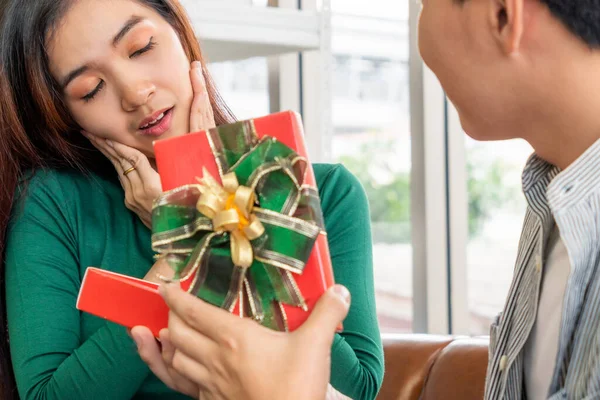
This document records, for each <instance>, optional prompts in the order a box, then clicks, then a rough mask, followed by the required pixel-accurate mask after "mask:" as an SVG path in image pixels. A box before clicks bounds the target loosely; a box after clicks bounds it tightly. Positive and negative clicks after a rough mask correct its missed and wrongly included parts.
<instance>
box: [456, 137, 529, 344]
mask: <svg viewBox="0 0 600 400" xmlns="http://www.w3.org/2000/svg"><path fill="white" fill-rule="evenodd" d="M466 140H467V141H466V146H467V179H468V184H467V188H468V191H469V194H468V195H469V243H468V246H467V265H468V272H467V274H468V276H467V279H468V290H469V314H470V333H471V334H474V335H481V334H484V335H487V334H488V333H489V326H490V324H491V322H492V320H493V318H494V317H495V316H496V315H497V314H498V313H499V312H500V311H502V308H503V306H504V302H505V300H506V296H507V294H508V289H509V286H510V282H511V280H512V274H513V270H514V265H515V261H516V256H517V246H518V242H519V237H520V234H521V227H522V223H523V218H524V216H525V209H526V203H525V198H524V197H523V195H522V190H521V172H522V170H523V167H524V166H525V162H526V161H527V158H528V157H529V155H530V154H531V153H532V151H533V150H532V149H531V147H530V146H529V145H528V144H527V143H525V142H519V141H514V140H513V141H506V142H495V143H493V144H492V143H482V142H476V141H474V140H472V139H469V138H467V139H466Z"/></svg>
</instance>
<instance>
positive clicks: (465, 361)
mask: <svg viewBox="0 0 600 400" xmlns="http://www.w3.org/2000/svg"><path fill="white" fill-rule="evenodd" d="M488 344H489V341H488V339H487V338H468V337H450V336H435V335H418V334H412V335H408V334H407V335H384V336H383V346H384V351H385V377H384V379H383V386H382V388H381V391H380V392H379V396H378V397H377V398H378V399H380V400H481V399H483V390H484V386H485V372H486V368H487V361H488Z"/></svg>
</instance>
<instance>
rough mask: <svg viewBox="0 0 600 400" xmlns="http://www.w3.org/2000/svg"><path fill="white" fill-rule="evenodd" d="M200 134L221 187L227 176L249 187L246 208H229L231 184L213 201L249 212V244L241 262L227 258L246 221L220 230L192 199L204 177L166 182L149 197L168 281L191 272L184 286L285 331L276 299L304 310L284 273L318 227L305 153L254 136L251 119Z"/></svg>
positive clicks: (297, 267)
mask: <svg viewBox="0 0 600 400" xmlns="http://www.w3.org/2000/svg"><path fill="white" fill-rule="evenodd" d="M207 135H208V139H209V143H210V146H211V150H212V153H213V155H214V156H215V160H216V162H217V166H218V169H219V174H220V175H221V179H222V180H223V184H224V186H228V184H226V183H225V180H226V179H225V178H227V180H228V181H231V179H229V178H232V177H233V181H234V182H235V181H237V182H235V185H237V184H239V185H240V186H243V188H244V189H245V190H246V192H248V191H249V190H251V191H252V195H251V197H250V200H248V202H249V203H252V204H250V205H249V208H248V209H247V210H241V209H240V207H237V205H236V204H237V203H238V202H237V197H235V200H234V194H233V192H234V190H231V191H230V197H229V198H228V200H225V197H221V200H223V201H221V200H219V201H217V203H219V204H220V206H221V207H223V209H226V211H228V212H229V215H231V213H232V212H233V211H232V210H237V211H238V212H239V213H240V214H245V215H240V217H239V219H238V221H239V220H241V221H246V220H247V219H250V218H252V219H253V220H254V221H255V223H254V224H252V226H255V225H258V226H259V229H258V231H257V232H255V234H253V235H250V234H249V235H248V237H247V238H246V239H244V241H245V242H249V245H250V246H248V249H246V250H249V251H250V253H247V254H246V255H248V254H250V259H249V262H248V261H246V262H245V263H246V264H247V265H239V264H240V262H239V261H238V262H237V264H236V262H234V260H236V259H237V260H239V259H240V256H239V255H238V254H237V251H238V250H237V247H238V244H237V243H236V240H235V239H236V237H237V238H240V237H241V236H244V235H243V234H242V233H243V232H244V229H243V228H244V227H247V226H248V224H249V223H250V221H246V222H245V225H244V224H243V223H242V222H240V223H239V224H237V223H233V224H231V223H230V224H229V228H228V229H223V227H222V226H221V225H220V223H218V222H217V223H215V221H217V217H215V216H214V215H206V214H211V213H209V212H207V211H206V210H205V208H202V207H200V206H199V204H200V203H202V201H201V202H200V203H199V200H200V199H202V198H203V195H204V196H207V194H206V192H207V188H210V186H211V185H210V178H207V177H206V176H205V177H204V179H203V182H202V183H203V184H192V185H186V186H182V187H179V188H176V189H173V190H171V191H169V192H165V193H163V194H162V195H161V197H160V198H158V199H157V200H156V202H155V203H154V207H153V212H152V230H153V234H152V248H153V250H154V251H156V252H157V253H159V254H160V256H163V257H166V258H167V260H168V261H169V263H170V264H171V266H173V267H174V269H175V279H176V280H177V279H188V278H191V277H192V276H193V277H194V278H193V282H192V284H191V286H190V288H189V292H190V293H193V294H195V295H196V296H198V297H200V298H202V299H203V300H205V301H207V302H209V303H211V304H213V305H215V306H218V307H221V308H224V309H226V310H229V311H233V309H234V307H235V305H236V304H237V303H238V302H239V305H240V312H241V314H242V315H249V316H250V317H252V318H254V319H255V320H257V321H259V322H260V323H261V324H263V325H264V326H267V327H269V328H271V329H276V330H285V331H287V318H286V315H285V312H284V309H283V307H282V306H281V305H282V304H289V305H293V306H297V307H302V308H304V309H306V305H305V301H304V298H303V296H302V293H301V292H300V289H299V288H298V285H297V284H296V281H295V279H294V277H293V275H292V273H296V274H301V273H302V271H303V270H304V267H305V264H306V261H307V260H308V257H309V255H310V253H311V251H312V248H313V245H314V243H315V241H316V239H317V237H318V235H319V234H321V233H324V225H323V217H322V214H321V206H320V200H319V195H318V192H317V191H316V189H315V188H313V187H311V186H308V185H305V184H304V173H305V170H306V166H307V160H306V159H304V158H303V157H300V156H299V155H298V154H296V153H295V152H294V151H293V150H292V149H290V148H289V147H287V146H285V145H284V144H282V143H281V142H279V141H277V140H276V139H275V138H272V137H263V138H262V139H260V140H259V139H258V138H257V135H256V130H255V128H254V125H253V123H252V121H244V122H239V123H234V124H230V125H225V126H221V127H218V128H214V129H211V130H210V131H208V132H207ZM207 179H208V184H207ZM213 186H214V184H213ZM221 189H227V188H226V187H225V188H221V187H220V188H217V189H216V191H218V192H220V193H221V194H225V195H227V193H226V191H221ZM233 189H235V187H233ZM199 210H203V211H204V213H202V212H201V211H199ZM249 213H251V215H249ZM233 214H236V212H233ZM234 217H235V218H237V217H236V215H234ZM256 220H258V221H260V222H256ZM215 225H217V226H215ZM238 225H239V227H240V228H239V229H238V228H237V226H238ZM261 225H262V226H261ZM250 247H251V249H250ZM232 251H233V252H235V253H236V254H232ZM236 255H237V257H236ZM246 260H248V258H247V257H246Z"/></svg>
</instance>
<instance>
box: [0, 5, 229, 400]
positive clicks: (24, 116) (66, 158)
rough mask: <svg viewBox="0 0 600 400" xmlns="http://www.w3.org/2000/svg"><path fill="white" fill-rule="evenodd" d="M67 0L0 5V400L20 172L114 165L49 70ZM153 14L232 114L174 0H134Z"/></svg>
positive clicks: (5, 380) (10, 380) (12, 390)
mask: <svg viewBox="0 0 600 400" xmlns="http://www.w3.org/2000/svg"><path fill="white" fill-rule="evenodd" d="M72 1H73V0H28V1H24V0H5V1H2V2H1V3H0V18H1V29H0V303H1V304H0V329H1V331H0V332H2V334H1V335H0V399H3V400H10V399H18V394H17V390H16V384H15V381H14V375H13V372H12V367H11V361H10V352H9V347H8V331H7V325H6V299H5V282H4V251H5V242H6V228H7V225H8V222H9V218H10V214H11V208H12V205H13V201H14V194H15V190H16V188H17V185H18V184H19V183H20V182H21V180H22V179H23V177H24V172H26V171H28V170H31V169H37V168H56V169H65V168H71V169H73V168H75V169H79V170H81V171H82V172H86V171H94V172H95V173H98V174H102V175H105V176H109V175H112V176H114V175H115V171H114V168H113V167H112V166H111V164H110V163H109V162H107V160H106V159H105V158H104V157H103V156H102V155H101V154H100V153H99V152H98V151H97V150H95V149H94V148H93V146H91V145H90V144H89V143H88V142H87V141H86V140H84V138H83V137H82V135H81V134H80V133H79V128H78V126H77V124H76V123H75V122H74V121H73V119H72V118H71V117H70V115H69V112H68V110H67V107H66V106H65V104H64V103H63V101H62V93H61V90H60V88H59V86H58V84H57V82H56V81H55V80H54V79H53V77H52V76H51V75H50V72H49V66H48V56H47V54H46V50H45V49H46V44H47V41H48V37H49V35H51V34H52V32H53V30H54V29H55V27H56V26H57V24H58V23H59V21H60V19H61V18H62V17H63V16H64V15H65V13H66V12H67V11H68V9H69V7H70V6H71V3H72ZM135 1H137V2H138V3H140V4H142V5H144V6H146V7H149V8H151V9H153V10H155V11H156V12H157V13H159V14H160V15H161V16H162V17H163V18H164V19H165V20H166V21H168V22H169V23H170V24H171V26H172V27H173V28H174V29H175V31H176V32H177V33H178V34H179V38H180V40H181V43H182V45H183V48H184V50H185V52H186V54H187V56H188V58H189V60H190V61H192V60H198V61H200V62H201V63H202V65H203V72H204V76H205V78H206V87H207V91H208V94H209V97H210V103H211V105H212V107H213V111H214V116H215V122H216V123H217V125H220V124H224V123H228V122H232V121H233V120H234V118H233V115H232V114H231V112H230V111H229V109H228V108H227V106H226V105H225V104H224V102H223V100H222V99H221V97H220V96H219V94H218V93H217V90H216V88H215V85H214V83H213V81H212V80H211V78H210V75H209V73H208V70H207V68H206V64H205V62H204V59H203V57H202V53H201V50H200V46H199V44H198V41H197V40H196V36H195V34H194V31H193V29H192V26H191V23H190V21H189V19H188V17H187V14H186V12H185V10H184V9H183V7H182V6H181V5H180V4H179V2H178V1H177V0H135Z"/></svg>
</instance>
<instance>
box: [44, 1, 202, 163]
mask: <svg viewBox="0 0 600 400" xmlns="http://www.w3.org/2000/svg"><path fill="white" fill-rule="evenodd" d="M48 57H49V62H50V70H51V73H52V75H53V76H54V78H55V79H56V80H57V81H58V82H59V84H60V85H61V86H62V87H63V96H64V99H65V102H66V104H67V107H68V109H69V111H70V112H71V115H72V116H73V118H74V119H75V121H76V122H77V123H78V124H79V125H80V126H81V128H82V129H83V130H85V131H88V132H90V133H92V134H94V135H96V136H98V137H101V138H105V139H111V140H114V141H116V142H120V143H123V144H125V145H128V146H130V147H134V148H136V149H138V150H140V151H142V152H143V153H145V154H146V155H149V156H151V155H152V154H153V149H152V142H153V141H154V140H157V139H159V138H167V137H173V136H178V135H182V134H185V133H187V132H188V131H189V115H190V107H191V103H192V96H193V94H192V87H191V83H190V75H189V71H190V60H188V58H187V56H186V54H185V52H184V50H183V47H182V45H181V42H180V40H179V36H178V35H177V33H176V32H175V30H174V29H173V28H172V26H171V25H169V23H168V22H167V21H165V20H164V19H163V18H162V17H161V16H160V15H159V14H158V13H156V12H155V11H154V10H152V9H150V8H147V7H145V6H143V5H141V4H140V3H137V2H135V1H131V0H110V1H106V0H104V1H103V0H80V1H76V2H73V6H72V7H71V8H70V9H69V11H68V12H67V14H66V15H65V16H64V18H63V19H62V20H61V21H60V23H59V24H58V25H57V27H56V30H55V31H54V32H52V33H51V35H49V36H48ZM157 118H158V120H157Z"/></svg>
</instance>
